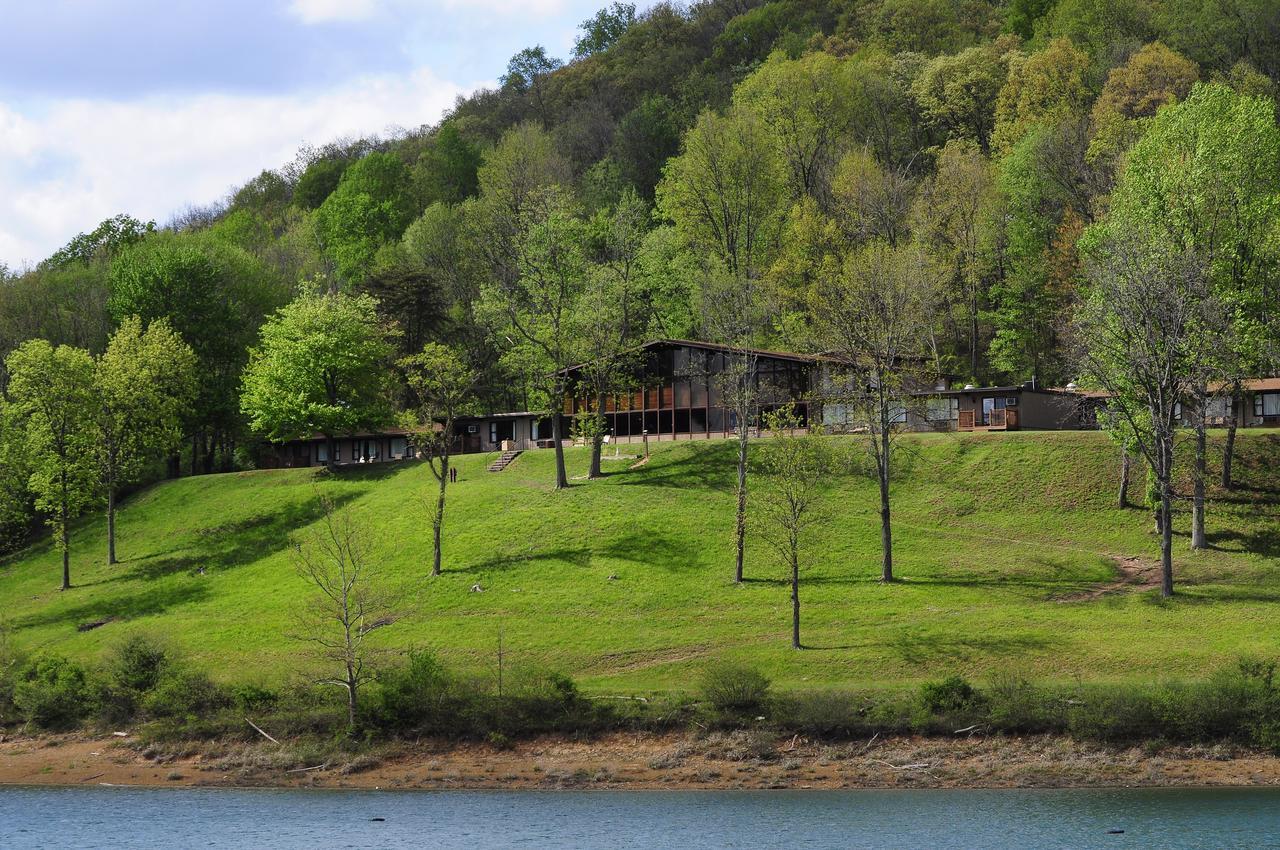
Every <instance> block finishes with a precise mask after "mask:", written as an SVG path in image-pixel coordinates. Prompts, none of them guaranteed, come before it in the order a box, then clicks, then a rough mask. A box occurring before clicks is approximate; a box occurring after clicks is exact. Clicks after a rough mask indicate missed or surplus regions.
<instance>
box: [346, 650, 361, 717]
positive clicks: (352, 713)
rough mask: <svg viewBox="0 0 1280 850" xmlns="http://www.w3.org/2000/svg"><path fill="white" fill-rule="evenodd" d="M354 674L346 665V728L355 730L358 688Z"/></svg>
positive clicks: (349, 665) (348, 665)
mask: <svg viewBox="0 0 1280 850" xmlns="http://www.w3.org/2000/svg"><path fill="white" fill-rule="evenodd" d="M359 686H360V685H359V683H358V682H357V681H356V673H355V670H354V669H353V668H352V666H351V664H350V663H348V664H347V728H348V729H355V728H356V689H357V688H358V687H359Z"/></svg>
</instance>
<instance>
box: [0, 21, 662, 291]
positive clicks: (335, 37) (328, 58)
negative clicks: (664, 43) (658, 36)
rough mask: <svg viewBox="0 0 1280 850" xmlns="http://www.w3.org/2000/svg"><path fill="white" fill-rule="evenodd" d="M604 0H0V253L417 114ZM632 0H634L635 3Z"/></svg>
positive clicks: (177, 201)
mask: <svg viewBox="0 0 1280 850" xmlns="http://www.w3.org/2000/svg"><path fill="white" fill-rule="evenodd" d="M603 5H605V0H416V2H415V0H38V2H33V0H0V32H3V33H4V47H3V49H0V264H6V265H8V266H9V268H10V269H13V270H18V269H21V268H23V267H24V266H28V265H33V264H34V263H36V262H38V261H39V260H41V259H43V258H45V257H47V256H48V255H49V254H51V253H52V252H53V251H55V250H57V249H58V248H59V247H61V246H62V245H64V244H66V242H67V241H68V240H69V239H71V237H73V236H75V235H76V234H77V233H81V232H84V231H88V230H91V229H93V227H94V226H95V225H97V223H98V222H100V221H102V220H103V219H105V218H109V217H110V216H112V215H115V214H117V213H128V214H130V215H133V216H134V217H136V218H139V219H142V220H144V221H146V220H148V219H155V220H156V221H157V222H158V223H159V224H164V223H165V222H166V221H168V219H169V218H170V217H171V216H172V215H173V214H174V213H176V212H178V211H180V210H182V209H185V208H186V207H188V206H192V205H195V206H201V205H205V204H209V203H212V202H215V201H217V200H219V199H221V198H223V197H225V196H226V194H227V192H228V191H229V190H230V189H232V188H233V187H234V186H236V185H239V184H241V183H244V182H245V181H247V180H248V179H250V178H252V177H254V176H255V175H256V174H258V173H259V172H260V171H262V170H263V169H264V168H276V167H279V166H281V165H284V164H285V163H287V162H289V161H290V160H292V159H293V158H294V156H295V155H296V153H297V151H298V149H299V148H300V147H301V146H303V145H304V144H313V145H321V144H324V143H325V142H328V141H332V140H334V139H337V138H341V137H347V136H367V135H371V134H385V133H386V132H387V131H389V130H394V129H395V128H408V127H417V126H419V125H422V124H432V123H435V122H436V121H438V120H439V119H440V117H441V116H442V115H443V114H444V113H445V111H446V110H447V109H448V108H449V107H450V106H452V104H453V103H454V102H455V100H456V98H457V97H458V96H459V95H464V94H467V93H469V92H471V91H474V90H475V89H477V88H480V87H484V86H490V87H491V86H494V85H496V84H497V83H496V81H497V79H498V77H499V76H500V75H501V74H502V72H503V71H504V70H505V68H506V63H507V60H508V59H509V58H510V57H511V56H512V55H513V54H515V53H516V52H517V51H519V50H521V49H522V48H524V47H528V46H531V45H534V44H542V45H544V46H545V47H546V48H547V50H548V51H549V52H550V53H551V54H552V55H554V56H559V57H561V58H567V57H568V56H569V55H570V53H571V50H572V46H573V40H574V37H575V35H576V34H577V30H578V24H579V23H581V22H582V21H583V20H585V19H586V18H588V17H590V16H591V15H592V14H594V13H595V11H596V10H597V9H598V8H600V7H601V6H603ZM637 5H639V6H641V7H643V6H646V5H649V4H645V3H640V4H637Z"/></svg>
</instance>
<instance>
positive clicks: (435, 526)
mask: <svg viewBox="0 0 1280 850" xmlns="http://www.w3.org/2000/svg"><path fill="white" fill-rule="evenodd" d="M439 478H440V492H439V493H437V494H436V515H435V518H434V519H433V520H432V522H431V526H432V532H433V533H434V538H435V558H434V560H433V561H432V562H431V574H432V575H433V576H438V575H440V560H441V555H440V533H441V530H442V529H443V528H444V488H445V486H446V485H447V484H448V483H449V454H448V453H447V452H446V453H445V454H444V457H443V463H442V465H441V467H440V475H439Z"/></svg>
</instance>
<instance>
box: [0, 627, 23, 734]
mask: <svg viewBox="0 0 1280 850" xmlns="http://www.w3.org/2000/svg"><path fill="white" fill-rule="evenodd" d="M25 664H26V657H25V656H24V655H23V653H22V651H21V650H19V649H18V647H17V646H16V645H14V643H13V639H12V637H11V636H10V632H9V629H8V627H7V626H6V624H5V623H3V622H0V726H3V725H4V724H5V723H9V722H11V721H12V720H13V719H14V717H15V716H16V714H17V707H16V706H15V705H14V703H13V689H14V686H15V685H17V683H18V673H19V672H20V671H21V670H22V668H23V666H24V665H25Z"/></svg>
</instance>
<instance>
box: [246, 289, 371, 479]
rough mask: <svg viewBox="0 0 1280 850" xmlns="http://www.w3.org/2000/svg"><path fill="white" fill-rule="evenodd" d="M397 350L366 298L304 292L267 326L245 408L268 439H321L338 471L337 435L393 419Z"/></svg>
mask: <svg viewBox="0 0 1280 850" xmlns="http://www.w3.org/2000/svg"><path fill="white" fill-rule="evenodd" d="M394 350H395V349H394V347H393V345H392V343H391V332H390V331H389V330H388V328H386V327H385V326H384V325H383V324H382V323H381V321H380V320H379V319H378V314H377V305H376V304H375V303H374V301H373V299H372V298H370V297H369V296H367V295H357V296H350V295H342V294H340V293H337V294H327V295H304V296H303V297H301V298H299V299H298V300H296V301H294V302H293V303H292V304H290V305H288V306H287V307H284V308H283V309H281V310H280V311H279V312H278V313H277V314H276V315H275V316H273V317H272V318H271V319H270V320H269V321H268V322H267V323H266V324H265V325H263V327H262V338H261V342H260V343H259V345H258V347H257V348H255V349H253V351H252V352H251V353H250V358H249V365H248V367H247V368H246V369H245V373H244V389H243V391H242V394H241V400H240V405H241V409H242V410H243V411H244V413H245V415H246V416H248V417H249V421H250V423H251V425H252V426H253V428H254V429H255V430H256V431H258V432H259V433H261V434H263V435H265V436H266V437H267V438H269V439H271V440H276V441H283V440H294V439H299V438H304V437H310V436H311V435H313V434H316V433H320V434H323V435H324V436H325V438H326V440H327V446H326V448H327V450H328V457H327V463H328V465H329V468H330V469H333V468H334V466H335V465H336V463H337V460H338V456H337V437H338V436H339V435H340V434H347V433H352V432H355V431H357V430H360V429H370V428H378V427H381V426H383V425H385V424H387V422H388V421H390V419H391V407H390V376H391V372H390V369H389V366H390V360H391V357H392V354H393V353H394Z"/></svg>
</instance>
